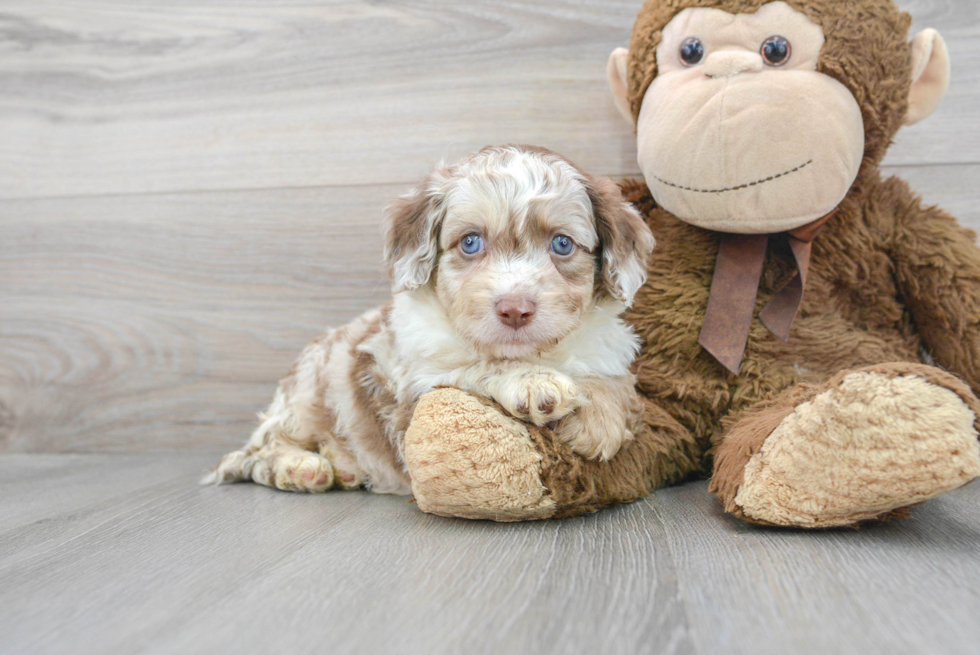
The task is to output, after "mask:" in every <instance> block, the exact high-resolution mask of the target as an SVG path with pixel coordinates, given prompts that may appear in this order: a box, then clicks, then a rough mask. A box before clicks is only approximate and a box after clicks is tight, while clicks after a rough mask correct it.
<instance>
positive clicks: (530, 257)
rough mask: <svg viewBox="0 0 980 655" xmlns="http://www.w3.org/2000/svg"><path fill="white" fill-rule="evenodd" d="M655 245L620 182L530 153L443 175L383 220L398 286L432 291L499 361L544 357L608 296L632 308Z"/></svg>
mask: <svg viewBox="0 0 980 655" xmlns="http://www.w3.org/2000/svg"><path fill="white" fill-rule="evenodd" d="M653 245H654V240H653V235H652V234H651V233H650V230H649V228H647V226H646V224H645V223H644V222H643V220H642V219H641V218H640V216H639V214H638V213H637V212H636V210H634V209H633V208H632V207H631V206H630V205H629V204H628V203H626V202H625V201H624V200H623V198H622V196H621V194H620V192H619V188H618V187H617V186H616V184H614V183H613V182H612V181H610V180H607V179H602V178H593V177H590V176H588V175H585V174H584V173H582V172H581V171H579V170H578V169H576V168H575V167H574V166H573V165H572V164H570V163H569V162H568V161H567V160H565V159H564V158H562V157H561V156H559V155H556V154H555V153H552V152H550V151H547V150H544V149H540V148H532V147H528V146H506V147H490V148H485V149H484V150H481V151H480V152H478V153H476V154H475V155H472V156H470V157H469V158H467V159H464V160H463V161H461V162H459V163H458V164H456V165H454V166H451V167H448V168H440V169H437V170H436V171H434V172H433V173H432V174H430V175H429V176H428V177H427V178H426V179H425V180H423V181H422V183H421V184H419V186H418V187H417V188H416V189H415V190H414V191H413V192H412V193H410V194H408V195H407V196H404V197H402V198H399V199H398V200H396V201H395V202H393V203H392V204H391V205H389V206H388V208H387V210H386V213H385V266H386V268H387V270H388V273H389V275H390V276H391V279H392V282H393V291H394V292H395V293H398V292H401V291H411V290H414V289H417V288H419V287H421V286H423V285H431V286H432V287H433V288H434V290H435V294H436V296H437V297H438V299H439V302H440V304H441V305H442V307H443V308H444V309H445V311H446V314H447V315H448V317H449V319H450V320H451V321H452V323H453V327H454V328H455V330H456V331H457V333H459V334H460V335H461V336H462V337H463V338H464V339H466V340H467V341H468V342H470V343H472V344H473V346H474V347H475V348H476V349H478V350H479V351H480V352H482V353H484V354H486V355H489V356H491V357H505V358H524V357H528V356H531V355H533V354H536V353H539V352H542V351H545V350H547V349H548V348H550V347H551V346H553V345H555V344H556V343H558V342H559V341H560V340H561V339H563V338H564V337H565V336H567V335H568V334H569V333H571V332H572V331H573V330H574V329H575V328H576V327H577V326H578V325H579V323H580V321H581V319H582V315H583V314H584V313H585V312H588V311H589V310H591V309H592V308H594V307H595V306H596V303H598V302H600V301H602V300H603V299H610V300H611V299H616V300H618V301H620V302H622V303H623V304H624V305H629V304H631V303H632V301H633V296H634V294H635V293H636V292H637V290H638V289H639V288H640V286H641V285H642V284H643V282H644V281H645V279H646V260H647V258H648V257H649V256H650V253H651V252H652V250H653Z"/></svg>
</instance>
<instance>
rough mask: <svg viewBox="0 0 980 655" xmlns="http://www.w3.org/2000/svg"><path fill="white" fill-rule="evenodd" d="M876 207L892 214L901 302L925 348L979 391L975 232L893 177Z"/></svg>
mask: <svg viewBox="0 0 980 655" xmlns="http://www.w3.org/2000/svg"><path fill="white" fill-rule="evenodd" d="M881 187H882V188H881V191H882V192H883V194H879V195H884V196H885V197H886V198H887V199H888V200H887V202H884V203H882V204H881V205H880V206H879V207H877V209H878V210H883V209H885V207H888V208H889V209H890V210H892V211H893V212H894V216H895V223H894V233H893V235H892V247H891V256H892V261H893V262H894V265H895V277H896V280H897V283H898V287H899V291H900V292H901V294H902V296H903V299H904V302H905V305H906V307H908V309H909V311H910V313H911V315H912V319H913V320H914V321H915V326H916V329H917V330H918V333H919V335H920V336H921V337H922V340H923V343H924V345H925V347H926V350H927V351H928V352H929V354H930V355H932V357H933V358H934V359H935V361H936V363H937V364H938V365H939V366H941V367H943V368H944V369H946V370H948V371H950V372H952V373H954V374H956V375H958V376H959V377H961V378H962V379H963V380H964V381H965V382H966V383H967V384H969V385H970V387H971V388H972V389H973V391H974V392H977V391H980V248H977V246H976V236H977V235H976V233H974V232H973V230H968V229H966V228H964V227H962V226H961V225H960V224H959V223H958V222H957V221H956V219H955V218H953V217H952V216H950V215H949V214H947V213H945V212H944V211H942V210H941V209H939V208H936V207H923V205H922V201H921V199H920V198H919V197H918V196H916V195H915V194H914V193H913V192H912V191H911V190H910V189H909V187H908V185H907V184H906V183H905V182H903V181H901V180H898V179H891V180H887V181H886V182H884V183H883V184H882V185H881Z"/></svg>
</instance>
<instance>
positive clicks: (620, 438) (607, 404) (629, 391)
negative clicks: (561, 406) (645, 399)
mask: <svg viewBox="0 0 980 655" xmlns="http://www.w3.org/2000/svg"><path fill="white" fill-rule="evenodd" d="M578 382H579V386H580V387H581V389H582V393H583V395H584V396H585V397H586V402H585V403H583V404H582V407H580V408H579V409H578V411H576V412H575V413H574V414H569V415H568V416H566V417H565V418H564V419H562V420H561V422H559V423H558V425H557V426H556V427H555V435H556V436H557V437H558V439H559V440H560V441H563V442H564V443H567V444H568V445H569V446H571V447H572V450H574V451H575V452H577V453H578V454H580V455H582V456H584V457H588V458H589V459H595V458H597V457H598V458H601V459H602V460H603V461H606V460H609V459H612V458H613V456H614V455H615V454H616V453H617V452H619V449H620V448H621V447H622V446H623V444H625V443H626V442H628V441H631V440H632V439H633V435H634V433H635V432H636V431H637V430H639V429H640V425H641V423H642V420H643V408H642V405H641V404H640V399H639V397H638V396H637V395H636V387H635V380H634V378H633V376H632V375H625V376H622V377H616V378H600V377H595V378H582V379H580V380H579V381H578Z"/></svg>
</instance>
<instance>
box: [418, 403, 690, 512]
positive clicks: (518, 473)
mask: <svg viewBox="0 0 980 655" xmlns="http://www.w3.org/2000/svg"><path fill="white" fill-rule="evenodd" d="M643 403H644V405H645V406H644V416H643V420H642V421H640V422H639V424H638V425H637V426H636V429H635V430H634V439H633V440H632V441H631V442H629V443H627V444H626V445H624V446H623V448H622V449H621V450H620V451H619V453H617V454H616V456H615V457H613V458H612V459H611V460H609V461H608V462H601V461H596V460H586V459H584V458H582V457H581V456H579V455H576V454H575V453H574V452H572V449H571V448H570V447H569V446H568V445H566V444H564V443H561V442H560V441H559V440H558V439H557V438H556V437H555V435H554V433H552V431H551V430H549V429H548V428H538V427H535V426H533V425H528V424H527V423H524V422H521V421H518V420H516V419H514V418H511V417H510V416H508V415H506V414H504V413H503V412H501V411H500V410H499V409H498V407H497V406H496V405H494V404H493V403H491V402H490V401H488V400H485V399H483V398H480V397H477V396H474V395H471V394H468V393H466V392H463V391H459V390H457V389H437V390H436V391H433V392H431V393H428V394H426V395H425V396H423V397H422V398H421V400H420V401H419V404H418V406H417V407H416V410H415V416H414V418H413V419H412V423H411V425H410V426H409V429H408V432H407V433H406V435H405V459H406V462H407V464H408V468H409V473H410V475H411V478H412V491H413V493H414V495H415V499H416V501H417V503H418V505H419V507H420V508H421V509H422V510H423V511H426V512H429V513H432V514H440V515H443V516H458V517H462V518H474V519H493V520H496V521H523V520H531V519H545V518H560V517H564V516H574V515H576V514H582V513H585V512H594V511H596V510H598V509H600V508H602V507H605V506H607V505H612V504H615V503H626V502H631V501H633V500H636V499H637V498H641V497H643V496H646V495H647V494H649V493H651V492H652V491H653V490H654V489H656V488H658V487H662V486H664V485H667V484H670V483H672V482H675V481H677V480H679V479H681V478H682V477H684V476H686V475H688V474H689V473H691V472H692V471H695V470H698V469H699V467H700V462H701V449H700V448H699V447H698V445H697V443H696V440H695V438H694V436H693V435H692V434H691V433H690V432H689V431H688V430H686V429H685V428H684V427H682V426H681V425H680V424H679V423H677V422H676V421H675V420H674V419H672V418H671V417H670V416H669V415H667V413H666V412H664V411H663V410H662V409H660V408H659V407H657V406H656V405H654V404H653V403H651V402H650V401H647V400H644V401H643Z"/></svg>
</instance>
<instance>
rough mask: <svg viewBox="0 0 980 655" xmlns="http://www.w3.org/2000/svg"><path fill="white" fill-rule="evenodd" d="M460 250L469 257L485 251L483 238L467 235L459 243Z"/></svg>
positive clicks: (477, 235)
mask: <svg viewBox="0 0 980 655" xmlns="http://www.w3.org/2000/svg"><path fill="white" fill-rule="evenodd" d="M459 249H460V250H462V251H463V252H465V253H466V254H467V255H475V254H476V253H478V252H480V251H481V250H483V238H482V237H481V236H480V235H479V234H467V235H466V236H465V237H463V240H462V241H460V242H459Z"/></svg>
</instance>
